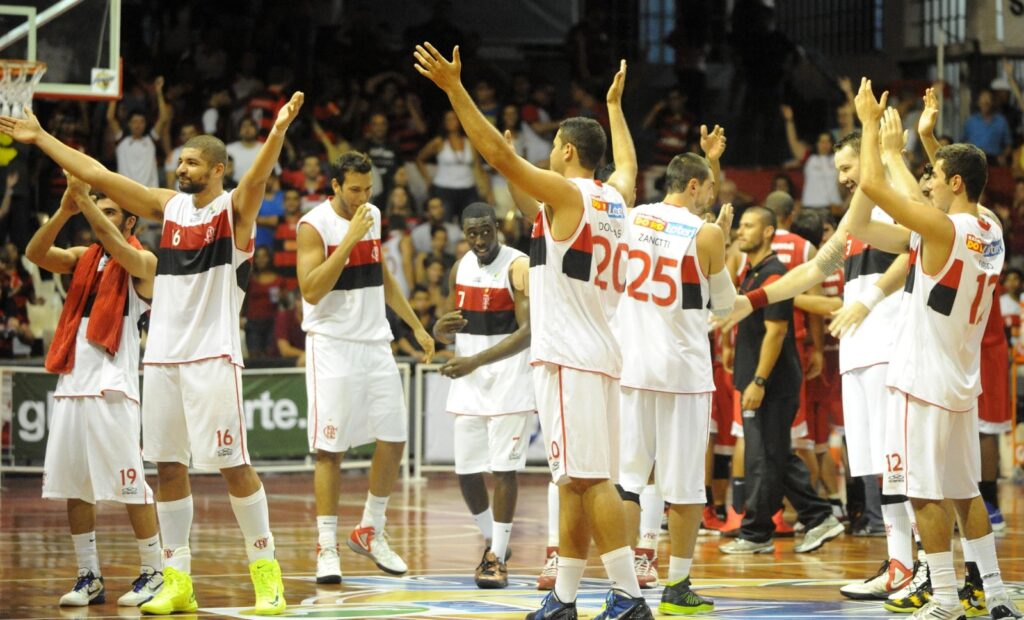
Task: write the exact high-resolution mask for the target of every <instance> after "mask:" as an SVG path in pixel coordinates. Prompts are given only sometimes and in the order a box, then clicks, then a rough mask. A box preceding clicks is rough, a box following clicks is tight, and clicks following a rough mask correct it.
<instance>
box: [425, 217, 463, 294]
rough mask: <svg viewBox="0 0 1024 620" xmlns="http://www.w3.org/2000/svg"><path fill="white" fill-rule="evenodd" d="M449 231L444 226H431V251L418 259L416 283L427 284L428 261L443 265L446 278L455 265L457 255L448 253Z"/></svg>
mask: <svg viewBox="0 0 1024 620" xmlns="http://www.w3.org/2000/svg"><path fill="white" fill-rule="evenodd" d="M447 247H448V229H446V228H445V227H444V226H436V225H435V226H431V228H430V251H429V252H427V253H425V254H420V255H419V256H417V257H416V282H418V283H420V284H424V283H425V282H426V261H427V259H430V258H433V259H434V260H437V261H438V262H440V263H441V267H442V268H443V270H444V275H445V277H447V276H448V271H449V270H450V269H451V268H452V266H453V265H454V264H455V255H454V254H452V253H450V252H448V250H447Z"/></svg>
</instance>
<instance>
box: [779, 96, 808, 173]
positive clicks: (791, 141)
mask: <svg viewBox="0 0 1024 620" xmlns="http://www.w3.org/2000/svg"><path fill="white" fill-rule="evenodd" d="M779 111H780V112H782V120H783V121H785V123H786V144H788V145H789V152H790V153H791V154H792V155H793V159H795V160H796V161H798V162H799V161H801V160H803V158H804V155H806V154H807V150H808V147H807V145H806V144H804V143H803V142H802V141H801V140H800V138H799V137H798V136H797V134H796V121H794V119H793V108H791V107H789V106H788V105H781V106H779Z"/></svg>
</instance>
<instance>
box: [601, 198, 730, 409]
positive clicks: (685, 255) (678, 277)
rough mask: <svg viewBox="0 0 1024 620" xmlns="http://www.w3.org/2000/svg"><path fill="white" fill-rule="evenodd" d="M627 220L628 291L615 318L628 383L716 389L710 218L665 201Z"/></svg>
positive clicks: (674, 388) (637, 210)
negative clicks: (706, 255)
mask: <svg viewBox="0 0 1024 620" xmlns="http://www.w3.org/2000/svg"><path fill="white" fill-rule="evenodd" d="M626 220H627V227H626V243H627V245H628V252H623V253H622V255H623V258H625V259H626V260H627V263H626V265H625V267H624V268H623V269H624V271H625V274H626V280H625V281H626V295H625V296H623V298H622V301H621V302H620V303H619V309H618V312H617V313H616V315H615V320H614V326H615V328H616V332H617V333H618V336H619V344H620V346H621V348H622V378H621V383H622V387H628V388H637V389H644V390H655V391H659V392H674V393H691V394H692V393H698V392H713V391H714V390H715V384H714V380H713V377H712V372H711V348H710V343H709V342H708V338H707V331H708V310H707V305H708V300H709V298H710V292H709V289H708V281H707V278H705V277H704V274H703V273H701V270H700V263H699V261H698V260H697V241H696V239H697V232H698V231H699V230H700V227H701V226H703V225H704V222H703V220H701V219H700V218H699V217H697V216H696V215H694V214H692V213H690V211H689V210H688V209H686V208H685V207H676V206H672V205H668V204H665V203H656V204H647V205H641V206H638V207H636V208H635V209H633V210H632V211H630V213H629V215H628V216H627V218H626ZM627 255H628V258H626V257H627Z"/></svg>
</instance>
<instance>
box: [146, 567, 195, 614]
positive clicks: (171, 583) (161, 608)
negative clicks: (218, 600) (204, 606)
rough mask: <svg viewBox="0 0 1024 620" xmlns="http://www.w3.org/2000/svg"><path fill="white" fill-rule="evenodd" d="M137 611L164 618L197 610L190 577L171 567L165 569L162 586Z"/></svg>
mask: <svg viewBox="0 0 1024 620" xmlns="http://www.w3.org/2000/svg"><path fill="white" fill-rule="evenodd" d="M139 609H140V611H142V613H144V614H153V615H155V616H166V615H167V614H173V613H176V612H179V611H184V612H188V613H191V612H194V611H195V610H197V609H199V605H197V604H196V595H195V592H193V591H192V577H191V576H189V574H188V573H184V572H182V571H180V570H178V569H176V568H174V567H173V566H167V567H165V568H164V586H163V587H162V588H160V591H159V592H157V594H156V596H154V597H153V598H151V599H150V600H149V601H147V602H146V603H143V605H142V606H141V607H140V608H139Z"/></svg>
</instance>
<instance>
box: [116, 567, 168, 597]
mask: <svg viewBox="0 0 1024 620" xmlns="http://www.w3.org/2000/svg"><path fill="white" fill-rule="evenodd" d="M163 586H164V574H163V573H161V572H159V571H155V570H153V569H152V568H150V567H149V566H147V567H145V568H143V569H142V572H141V573H139V576H138V577H137V578H136V579H135V581H133V582H132V589H131V590H129V591H128V592H126V593H125V594H124V596H122V597H121V598H119V599H117V604H118V605H120V606H122V607H138V606H139V605H141V604H143V603H145V602H148V601H149V600H150V599H151V598H153V597H154V596H156V593H157V592H159V591H160V588H162V587H163Z"/></svg>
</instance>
